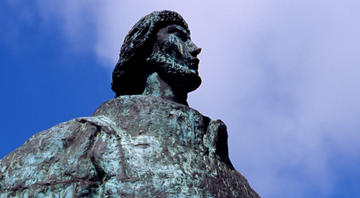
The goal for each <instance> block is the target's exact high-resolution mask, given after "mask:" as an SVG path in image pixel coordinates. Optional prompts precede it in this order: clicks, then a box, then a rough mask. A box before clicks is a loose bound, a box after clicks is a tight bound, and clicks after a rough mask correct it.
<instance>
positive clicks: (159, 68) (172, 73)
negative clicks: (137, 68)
mask: <svg viewBox="0 0 360 198" xmlns="http://www.w3.org/2000/svg"><path fill="white" fill-rule="evenodd" d="M148 61H149V62H150V64H151V65H152V67H153V68H154V70H155V71H156V72H157V73H158V74H159V76H160V78H161V79H162V80H164V81H165V82H166V83H167V84H169V85H170V87H171V88H173V89H175V90H177V91H183V92H186V93H188V92H191V91H194V90H195V89H197V88H198V87H199V86H200V84H201V78H200V76H199V72H198V71H197V66H196V69H192V68H189V66H187V65H183V64H180V63H177V62H176V61H175V60H172V59H170V58H168V57H166V56H164V55H163V54H161V53H159V52H155V53H153V54H152V56H151V57H150V58H149V59H148Z"/></svg>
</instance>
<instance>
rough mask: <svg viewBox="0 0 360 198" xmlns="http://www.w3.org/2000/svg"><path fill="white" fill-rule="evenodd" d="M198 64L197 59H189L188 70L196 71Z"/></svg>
mask: <svg viewBox="0 0 360 198" xmlns="http://www.w3.org/2000/svg"><path fill="white" fill-rule="evenodd" d="M199 62H200V60H199V59H197V58H194V59H191V60H190V66H189V68H190V69H193V70H198V68H199Z"/></svg>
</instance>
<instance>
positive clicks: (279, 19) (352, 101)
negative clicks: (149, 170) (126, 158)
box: [0, 0, 360, 198]
mask: <svg viewBox="0 0 360 198" xmlns="http://www.w3.org/2000/svg"><path fill="white" fill-rule="evenodd" d="M163 9H170V10H175V11H178V12H179V13H180V14H181V15H182V16H183V17H184V18H185V20H186V21H187V22H188V24H189V26H190V30H191V32H192V34H191V37H192V40H193V41H194V43H195V44H197V46H199V47H201V48H202V49H203V50H202V52H201V54H200V55H199V58H200V60H201V62H200V70H199V71H200V76H201V77H202V80H203V83H202V85H201V86H200V88H199V89H198V90H196V91H194V92H193V93H191V94H190V95H189V100H188V102H189V104H190V106H191V107H193V108H195V109H197V110H199V111H200V112H201V113H203V114H204V115H207V116H210V117H211V118H212V119H222V120H223V121H224V122H225V123H226V125H227V127H228V132H229V149H230V159H231V161H232V162H233V164H234V166H235V168H236V169H237V170H238V171H239V172H240V173H242V174H243V175H244V176H245V177H246V178H247V179H248V180H249V182H250V185H251V186H252V187H253V188H254V189H255V190H256V191H257V192H258V193H259V194H260V196H262V197H274V198H275V197H284V198H285V197H286V198H287V197H307V198H308V197H316V198H319V197H358V196H359V194H360V169H359V168H358V167H359V163H360V153H359V152H358V151H359V150H360V133H359V131H360V122H359V118H360V103H359V101H360V78H359V76H360V56H359V54H360V37H359V35H360V26H359V24H360V12H359V10H360V3H359V2H358V1H350V0H344V1H341V2H340V1H332V0H329V1H326V2H325V1H307V0H305V1H304V0H302V1H285V0H272V1H260V0H254V1H243V0H238V1H221V3H219V2H218V1H209V0H207V1H205V0H203V1H201V0H199V1H188V0H182V1H171V2H168V1H160V0H155V1H151V2H150V1H145V0H144V1H131V2H130V1H115V0H114V1H110V0H104V1H96V0H89V1H86V3H85V1H77V0H64V1H61V2H60V1H59V2H54V1H45V0H35V1H31V2H30V1H18V0H7V1H2V2H1V3H0V26H1V28H0V50H1V53H0V65H1V68H2V70H1V72H0V92H1V93H2V94H1V105H0V112H1V114H0V127H1V138H0V158H2V157H4V156H5V155H7V154H8V153H10V152H11V151H13V150H15V149H16V148H17V147H20V146H21V145H22V144H23V143H24V142H25V141H26V140H27V139H28V138H29V137H31V136H32V135H34V134H35V133H37V132H40V131H42V130H46V129H48V128H50V127H52V126H54V125H56V124H59V123H61V122H65V121H68V120H71V119H73V118H76V117H81V116H90V115H91V114H92V113H93V112H94V111H95V109H96V108H97V107H99V106H100V105H101V104H102V103H103V102H105V101H106V100H109V99H111V98H113V96H114V93H113V92H112V91H111V89H110V83H111V72H112V70H113V67H114V65H115V63H116V61H117V59H118V54H119V49H120V46H121V44H122V41H123V39H124V37H125V35H126V34H127V32H128V31H129V30H130V28H131V27H132V26H133V25H134V24H135V23H136V22H137V21H138V20H139V19H140V18H141V17H142V16H144V15H146V14H148V13H150V12H152V11H154V10H163Z"/></svg>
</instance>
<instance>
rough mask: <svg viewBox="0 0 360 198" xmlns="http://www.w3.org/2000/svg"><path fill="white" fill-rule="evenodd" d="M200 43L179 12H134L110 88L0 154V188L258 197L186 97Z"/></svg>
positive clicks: (223, 135)
mask: <svg viewBox="0 0 360 198" xmlns="http://www.w3.org/2000/svg"><path fill="white" fill-rule="evenodd" d="M200 51H201V49H200V48H198V47H197V46H196V45H195V44H194V43H193V42H192V41H191V39H190V31H189V29H188V26H187V24H186V22H185V21H184V19H183V18H182V17H181V16H180V15H179V14H178V13H176V12H173V11H160V12H153V13H151V14H149V15H147V16H145V17H143V18H142V19H141V20H140V21H139V22H138V23H136V24H135V26H134V27H133V28H132V29H131V30H130V32H129V34H128V35H127V36H126V38H125V41H124V44H123V45H122V47H121V53H120V58H119V61H118V63H117V64H116V66H115V69H114V72H113V82H112V90H113V91H114V92H115V93H116V97H115V98H114V99H111V100H109V101H107V102H105V103H104V104H102V105H101V106H100V107H99V108H98V109H97V110H96V111H95V112H94V113H93V115H92V116H91V117H82V118H76V119H73V120H70V121H68V122H64V123H61V124H59V125H56V126H54V127H52V128H50V129H48V130H45V131H42V132H39V133H37V134H35V135H34V136H32V137H31V138H30V139H29V140H27V141H26V142H25V144H24V145H23V146H21V147H20V148H18V149H16V150H15V151H13V152H12V153H10V154H8V155H7V156H5V157H4V158H3V159H2V160H0V197H54V196H60V197H254V198H257V197H259V196H258V194H257V193H256V192H255V191H254V190H253V189H251V187H250V185H249V183H248V182H247V180H246V179H245V178H244V177H243V176H242V175H241V174H240V173H239V172H237V171H236V170H235V169H234V167H233V165H232V164H231V162H230V159H229V155H228V145H227V131H226V126H225V124H224V123H223V122H222V121H221V120H210V118H208V117H206V116H203V115H202V114H200V113H199V112H198V111H196V110H194V109H192V108H190V107H188V104H187V102H186V99H187V94H188V93H189V92H191V91H193V90H195V89H196V88H197V87H199V85H200V84H201V79H200V77H199V75H198V64H199V60H198V59H197V57H196V56H197V55H198V54H199V53H200Z"/></svg>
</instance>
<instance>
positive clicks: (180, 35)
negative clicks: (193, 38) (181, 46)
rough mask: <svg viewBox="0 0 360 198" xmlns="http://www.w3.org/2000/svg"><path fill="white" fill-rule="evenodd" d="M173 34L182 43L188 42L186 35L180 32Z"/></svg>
mask: <svg viewBox="0 0 360 198" xmlns="http://www.w3.org/2000/svg"><path fill="white" fill-rule="evenodd" d="M173 34H174V35H175V36H176V37H179V38H180V39H181V40H183V41H187V40H188V36H187V34H185V33H184V32H181V31H174V32H173Z"/></svg>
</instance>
